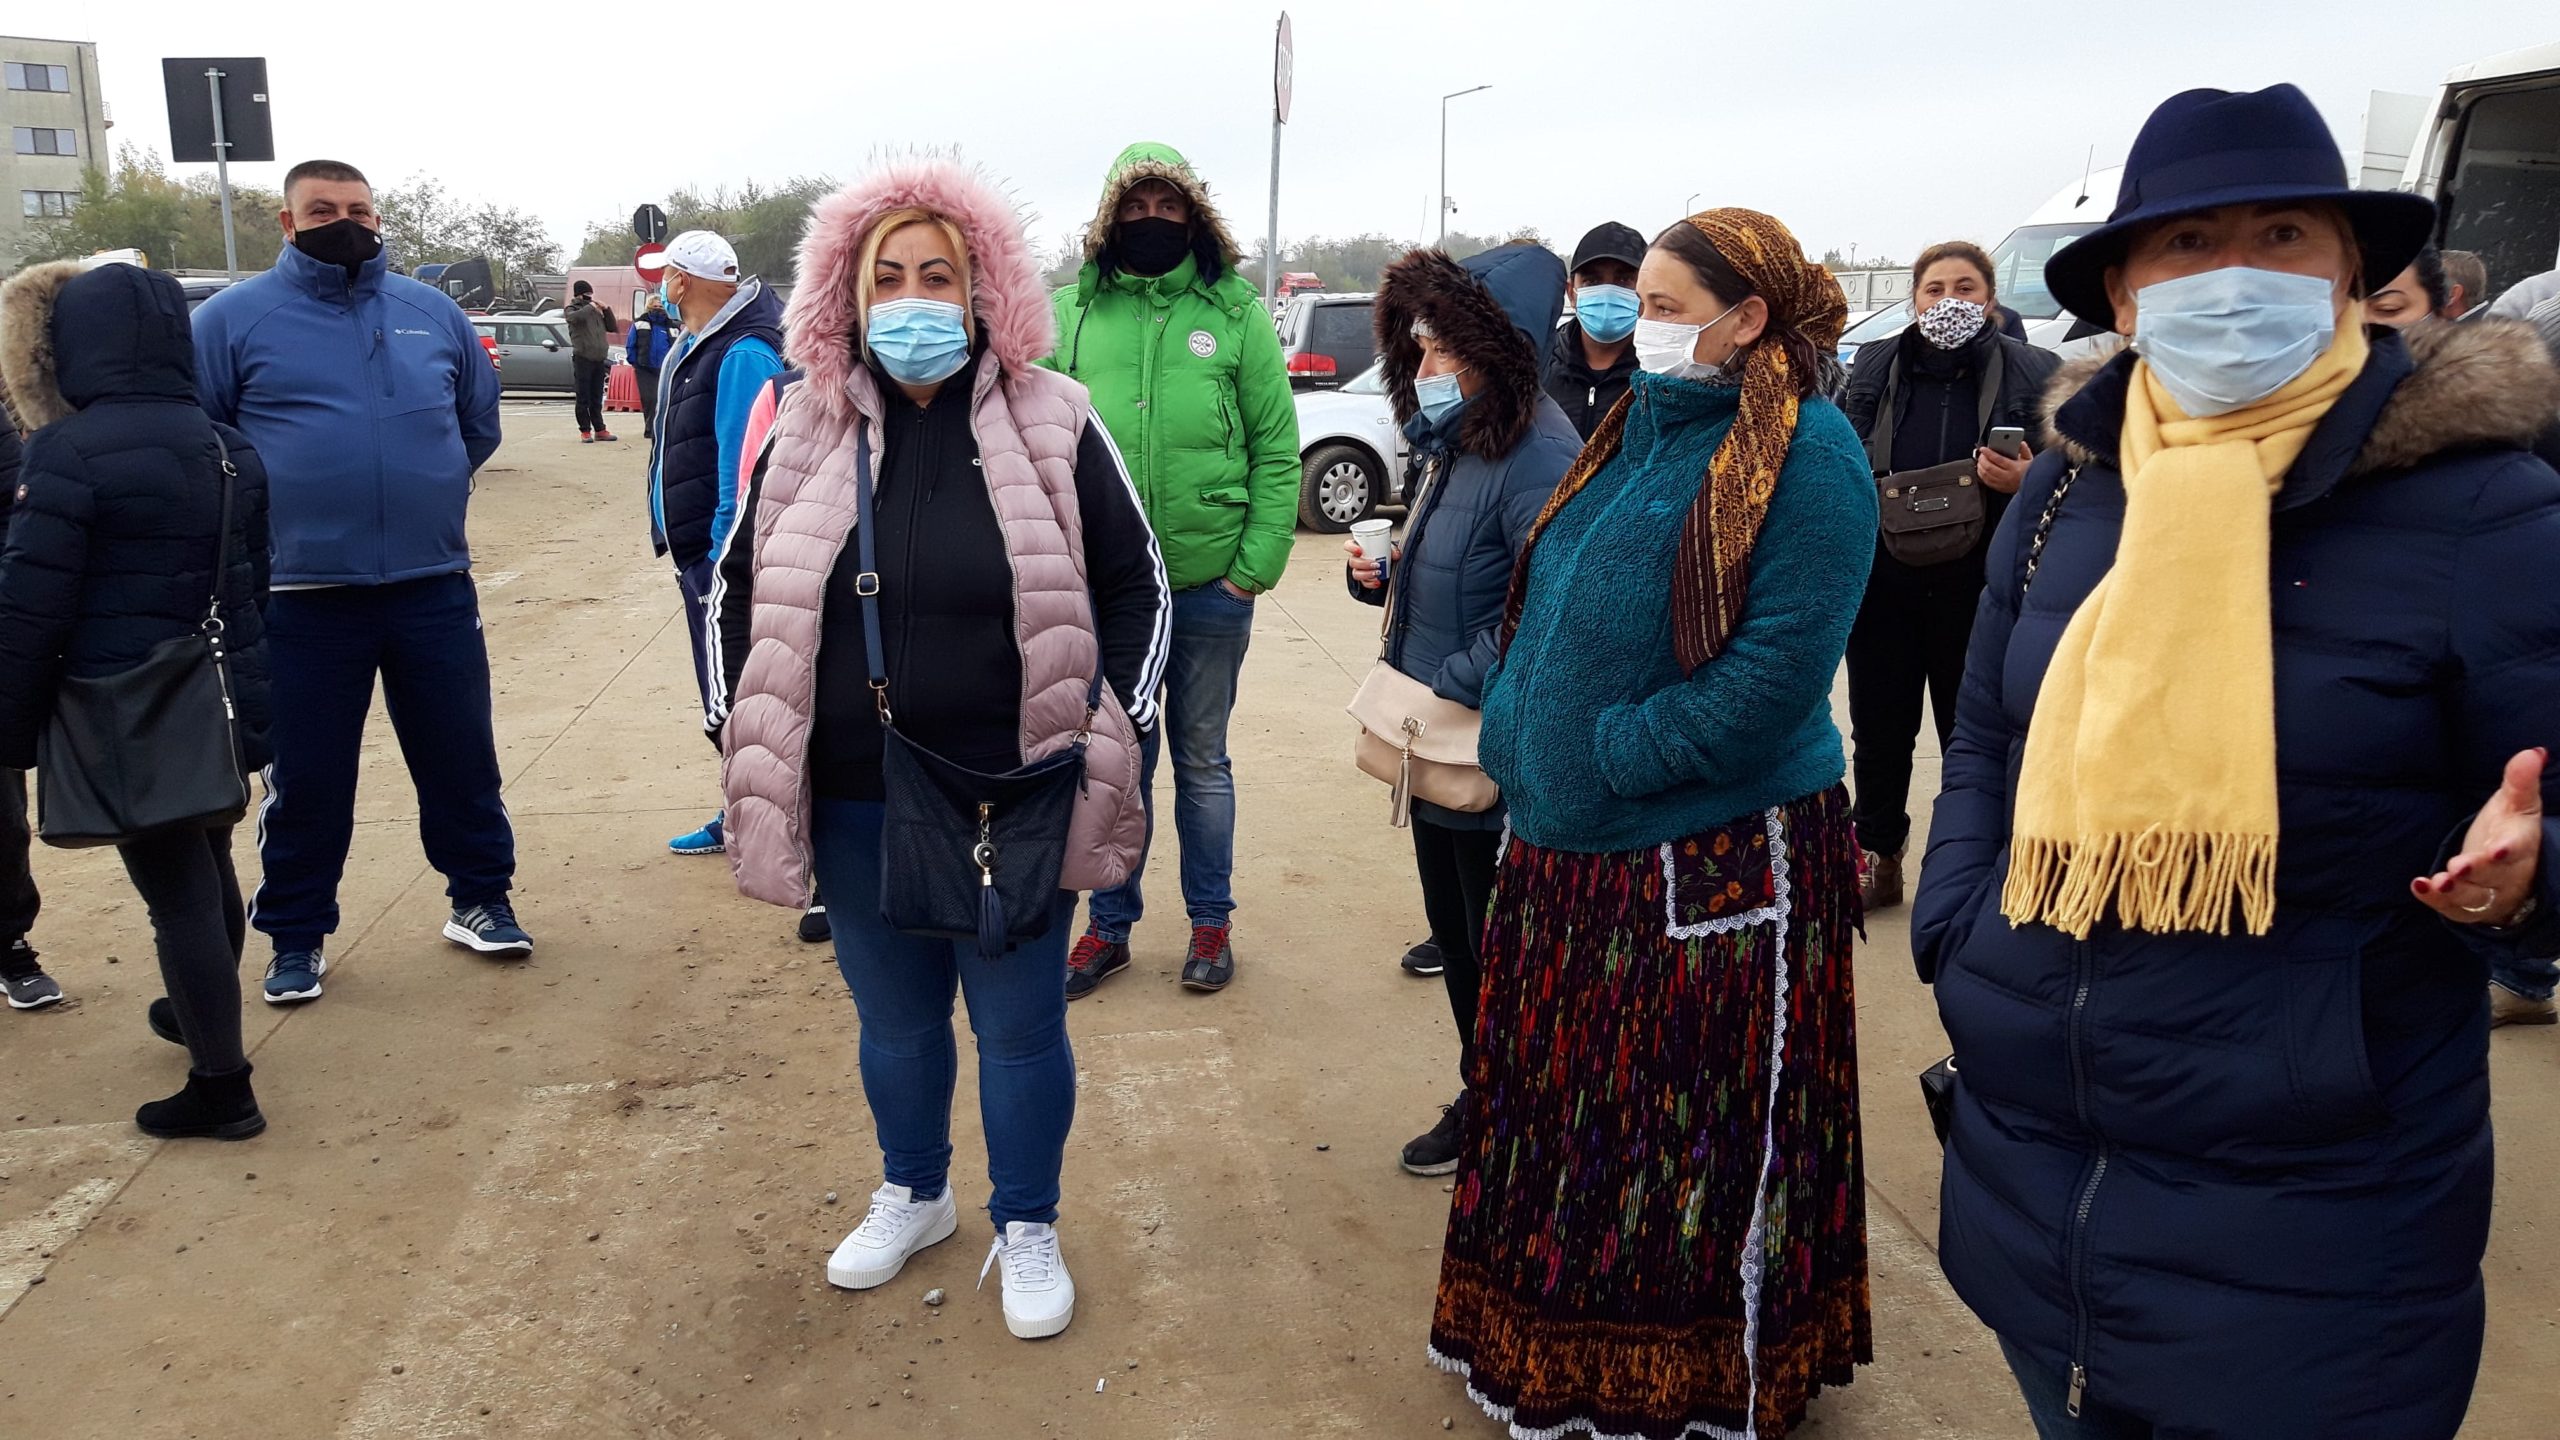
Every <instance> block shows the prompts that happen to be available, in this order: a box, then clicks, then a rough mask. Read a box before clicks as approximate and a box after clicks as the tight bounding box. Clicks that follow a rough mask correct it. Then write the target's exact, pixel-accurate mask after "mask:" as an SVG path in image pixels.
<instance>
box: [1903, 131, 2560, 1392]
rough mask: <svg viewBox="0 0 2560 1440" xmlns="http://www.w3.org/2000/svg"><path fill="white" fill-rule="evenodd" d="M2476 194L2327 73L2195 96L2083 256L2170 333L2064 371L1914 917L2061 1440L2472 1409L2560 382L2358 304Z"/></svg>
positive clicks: (2523, 942)
mask: <svg viewBox="0 0 2560 1440" xmlns="http://www.w3.org/2000/svg"><path fill="white" fill-rule="evenodd" d="M2433 221H2434V211H2433V207H2432V206H2431V205H2429V204H2428V202H2426V201H2425V200H2423V199H2419V198H2417V197H2413V196H2409V195H2402V194H2389V193H2382V192H2366V191H2355V190H2351V189H2350V188H2349V186H2348V184H2347V170H2346V167H2345V165H2344V163H2343V162H2342V161H2341V159H2340V158H2339V155H2338V152H2337V148H2336V145H2335V143H2334V142H2333V141H2332V140H2331V139H2330V136H2329V130H2328V127H2327V125H2326V124H2325V123H2324V122H2323V121H2322V120H2321V117H2320V115H2319V114H2318V112H2317V111H2316V110H2315V109H2313V107H2312V105H2311V102H2310V101H2309V100H2308V99H2306V98H2305V97H2304V96H2303V94H2302V92H2301V91H2299V90H2296V89H2294V88H2293V87H2291V86H2278V87H2276V88H2275V89H2272V90H2268V91H2262V92H2259V93H2256V94H2247V95H2231V94H2226V93H2224V92H2221V91H2191V92H2189V93H2187V94H2184V95H2180V96H2178V97H2176V98H2174V99H2172V100H2170V101H2168V102H2166V103H2165V104H2163V105H2162V106H2161V107H2160V109H2159V110H2158V111H2157V112H2155V114H2154V115H2153V117H2152V119H2151V121H2150V122H2149V123H2148V124H2147V125H2146V126H2145V127H2144V129H2143V132H2142V135H2141V137H2140V138H2139V139H2137V140H2136V141H2135V142H2134V148H2133V152H2132V155H2131V158H2130V159H2129V160H2128V162H2127V166H2126V171H2125V181H2124V189H2123V197H2122V199H2121V200H2120V201H2119V202H2118V205H2117V209H2116V214H2115V215H2114V216H2113V217H2112V219H2111V221H2110V223H2109V224H2108V225H2107V226H2106V227H2104V228H2102V229H2100V230H2098V231H2096V232H2094V233H2092V234H2091V235H2089V236H2087V237H2084V238H2082V239H2081V240H2079V241H2077V242H2075V243H2073V244H2072V245H2071V246H2069V247H2068V248H2066V249H2064V250H2062V251H2060V252H2059V253H2057V254H2056V256H2055V257H2054V259H2053V261H2052V263H2051V264H2050V265H2048V266H2047V268H2046V271H2045V278H2046V281H2047V284H2048V285H2049V286H2050V287H2051V289H2052V291H2053V294H2054V295H2055V296H2056V297H2058V298H2059V299H2060V300H2061V301H2062V302H2063V304H2064V305H2065V306H2067V307H2068V308H2069V309H2070V310H2071V311H2072V312H2073V313H2074V314H2076V315H2078V316H2080V317H2081V318H2083V319H2085V320H2088V321H2090V322H2092V323H2094V324H2097V325H2099V326H2101V327H2104V328H2106V329H2110V330H2113V331H2115V332H2117V333H2119V334H2122V335H2124V336H2126V337H2128V338H2130V339H2131V341H2132V348H2131V349H2130V350H2129V351H2126V352H2124V353H2121V354H2118V355H2116V356H2115V357H2114V358H2113V359H2111V360H2108V361H2106V362H2104V363H2103V364H2102V365H2098V366H2096V367H2094V368H2092V367H2091V366H2089V365H2085V364H2084V365H2081V366H2077V367H2074V368H2070V369H2066V370H2065V371H2064V372H2062V374H2061V375H2060V376H2059V377H2058V378H2057V383H2056V387H2055V391H2054V394H2055V395H2056V396H2058V397H2060V399H2059V404H2058V408H2056V409H2054V410H2053V412H2052V416H2051V421H2050V426H2051V431H2052V441H2053V443H2051V444H2050V445H2049V446H2048V447H2047V448H2046V449H2045V451H2044V453H2043V454H2042V455H2041V456H2040V457H2039V458H2038V459H2037V461H2036V463H2035V466H2034V468H2033V469H2032V470H2031V472H2030V473H2029V475H2028V477H2027V480H2026V482H2025V484H2024V486H2023V487H2022V489H2021V490H2020V492H2019V496H2018V500H2017V503H2016V504H2014V505H2012V506H2011V507H2010V509H2009V514H2008V518H2007V520H2006V521H2005V522H2004V524H2003V526H2002V528H2001V533H2000V535H1999V537H1998V539H1997V540H1996V542H1995V543H1994V544H1993V546H1992V551H1991V556H1990V561H1989V566H1988V571H1989V577H1990V578H1989V587H1988V589H1987V591H1986V594H1985V598H1984V602H1983V606H1982V612H1981V618H1980V621H1979V623H1978V624H1977V625H1976V627H1975V629H1974V633H1973V644H1972V650H1971V655H1970V658H1969V660H1968V664H1967V673H1966V679H1965V688H1964V695H1963V700H1962V703H1961V704H1960V706H1959V708H1958V721H1957V730H1956V736H1955V742H1954V744H1953V745H1952V746H1950V748H1949V749H1948V752H1947V760H1946V789H1945V791H1944V793H1943V794H1942V795H1941V797H1940V798H1939V801H1938V809H1937V816H1936V821H1935V824H1934V826H1933V830H1932V834H1931V836H1930V847H1929V853H1928V858H1927V864H1926V867H1925V868H1924V870H1923V872H1922V875H1921V879H1920V890H1919V895H1918V898H1917V902H1916V905H1915V909H1914V912H1913V917H1912V918H1913V927H1912V928H1913V942H1914V948H1915V951H1916V953H1917V957H1918V960H1919V963H1920V968H1921V973H1922V977H1923V978H1924V979H1934V981H1935V983H1936V986H1937V996H1938V1007H1939V1013H1940V1015H1941V1016H1942V1017H1943V1019H1944V1020H1945V1022H1946V1027H1947V1032H1948V1034H1949V1035H1950V1037H1951V1038H1952V1039H1953V1040H1954V1043H1955V1059H1956V1062H1957V1074H1958V1076H1959V1082H1958V1087H1957V1093H1956V1099H1955V1104H1954V1107H1953V1115H1952V1124H1951V1126H1950V1129H1949V1133H1948V1136H1947V1147H1946V1168H1945V1191H1944V1196H1943V1202H1942V1207H1941V1221H1940V1224H1941V1231H1940V1240H1941V1245H1940V1255H1941V1259H1942V1260H1943V1262H1944V1264H1945V1266H1946V1270H1947V1274H1948V1277H1949V1278H1950V1279H1951V1280H1952V1281H1953V1282H1954V1284H1955V1288H1956V1290H1957V1292H1958V1293H1959V1294H1961V1295H1962V1296H1963V1297H1964V1299H1965V1301H1966V1303H1968V1304H1969V1305H1971V1306H1972V1307H1973V1309H1974V1311H1975V1313H1976V1314H1978V1315H1980V1316H1981V1317H1982V1319H1983V1320H1984V1322H1985V1323H1987V1324H1988V1325H1989V1326H1990V1327H1991V1328H1992V1329H1993V1330H1994V1331H1996V1332H1997V1333H1998V1334H1999V1336H2000V1340H2001V1344H2002V1347H2003V1349H2004V1351H2005V1352H2006V1354H2007V1356H2008V1359H2009V1363H2010V1365H2011V1368H2012V1369H2013V1370H2015V1372H2016V1374H2017V1377H2018V1382H2019V1385H2020V1387H2021V1389H2022V1390H2023V1391H2024V1393H2025V1396H2026V1399H2027V1404H2028V1408H2029V1410H2030V1411H2031V1412H2032V1413H2033V1414H2034V1416H2035V1418H2036V1423H2037V1426H2038V1429H2039V1432H2040V1433H2041V1434H2042V1435H2043V1436H2045V1437H2047V1440H2057V1437H2108V1440H2115V1437H2135V1440H2139V1437H2169V1436H2176V1437H2180V1440H2186V1437H2199V1440H2201V1437H2231V1440H2238V1437H2248V1440H2266V1437H2294V1436H2300V1437H2312V1436H2317V1437H2321V1440H2445V1437H2449V1436H2451V1435H2453V1434H2454V1432H2455V1431H2456V1430H2457V1429H2459V1428H2460V1427H2461V1424H2462V1419H2463V1414H2464V1411H2465V1408H2466V1407H2467V1405H2468V1403H2469V1399H2470V1394H2471V1386H2472V1379H2473V1375H2474V1372H2475V1371H2476V1370H2477V1369H2478V1366H2479V1360H2480V1352H2481V1339H2482V1327H2483V1320H2484V1305H2483V1298H2482V1288H2481V1276H2480V1260H2481V1256H2482V1254H2483V1252H2484V1250H2485V1248H2486V1245H2487V1242H2488V1235H2489V1200H2490V1188H2491V1155H2490V1137H2489V1071H2488V1061H2487V1031H2488V1018H2489V1017H2488V1010H2487V1007H2486V1005H2485V1004H2483V1001H2482V995H2483V988H2482V987H2483V985H2484V984H2485V982H2486V979H2487V960H2488V957H2490V956H2491V955H2493V954H2496V953H2498V952H2501V951H2514V950H2516V949H2518V948H2532V947H2541V953H2549V951H2548V946H2549V942H2550V941H2551V940H2552V939H2553V938H2554V931H2555V930H2560V926H2555V924H2554V919H2555V910H2560V893H2555V890H2554V886H2553V880H2552V875H2551V871H2550V869H2549V867H2548V866H2547V865H2546V864H2545V863H2543V862H2544V856H2545V852H2546V850H2547V849H2548V848H2549V847H2550V845H2551V844H2552V843H2553V842H2554V841H2555V840H2556V839H2560V835H2555V833H2554V831H2553V828H2552V825H2551V822H2550V821H2548V820H2546V819H2544V818H2543V810H2544V807H2545V803H2546V801H2547V800H2548V799H2549V798H2550V789H2549V786H2548V782H2547V781H2546V780H2545V779H2544V773H2545V772H2544V767H2543V762H2544V748H2543V747H2546V746H2548V745H2549V744H2550V743H2552V741H2553V739H2554V737H2555V735H2560V589H2555V588H2554V587H2553V586H2552V585H2551V584H2550V583H2549V582H2548V579H2547V576H2548V574H2549V570H2550V565H2551V559H2552V557H2553V556H2554V555H2560V476H2555V475H2554V474H2553V473H2552V471H2551V469H2550V468H2549V467H2548V466H2546V465H2544V464H2543V463H2542V462H2541V461H2539V460H2537V459H2535V458H2534V457H2533V456H2532V455H2531V454H2530V453H2528V451H2527V449H2526V447H2527V446H2528V445H2529V444H2530V443H2531V441H2532V439H2533V436H2534V433H2535V431H2536V430H2537V429H2538V428H2540V427H2541V426H2542V425H2543V424H2545V423H2547V422H2548V420H2549V417H2550V416H2551V414H2552V413H2553V409H2554V407H2555V406H2560V376H2555V374H2554V373H2553V370H2552V367H2551V366H2550V364H2549V362H2548V361H2547V359H2545V358H2544V357H2543V356H2542V355H2540V354H2539V353H2538V350H2539V347H2538V346H2536V345H2535V344H2534V342H2533V340H2532V337H2531V336H2530V335H2529V334H2527V333H2526V332H2524V331H2522V330H2521V329H2519V328H2517V327H2513V326H2505V325H2501V324H2498V323H2496V322H2482V323H2479V324H2472V325H2462V326H2452V325H2446V326H2438V327H2434V328H2433V329H2431V330H2430V331H2429V332H2427V333H2426V334H2423V335H2410V336H2406V337H2403V336H2402V335H2400V334H2399V333H2397V332H2394V331H2391V330H2388V329H2374V330H2371V331H2368V330H2367V329H2366V328H2365V327H2364V326H2363V324H2362V323H2361V320H2362V306H2361V304H2360V301H2361V299H2362V295H2363V292H2364V289H2365V287H2366V286H2367V285H2368V284H2370V283H2373V282H2375V281H2377V280H2387V279H2388V278H2389V277H2391V276H2393V275H2397V274H2398V273H2399V272H2400V269H2401V267H2402V266H2404V265H2406V264H2407V263H2408V262H2409V259H2410V257H2411V256H2413V255H2415V254H2416V253H2417V251H2418V247H2419V246H2420V245H2421V244H2422V243H2423V242H2424V241H2425V239H2426V238H2427V236H2428V234H2429V233H2430V230H2431V228H2432V225H2433Z"/></svg>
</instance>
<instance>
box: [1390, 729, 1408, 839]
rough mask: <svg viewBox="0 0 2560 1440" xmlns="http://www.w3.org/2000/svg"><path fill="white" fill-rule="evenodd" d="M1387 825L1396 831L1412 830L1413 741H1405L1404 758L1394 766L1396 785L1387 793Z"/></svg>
mask: <svg viewBox="0 0 2560 1440" xmlns="http://www.w3.org/2000/svg"><path fill="white" fill-rule="evenodd" d="M1387 823H1388V824H1389V825H1392V826H1394V827H1395V828H1397V829H1398V830H1410V829H1412V828H1413V741H1412V740H1410V739H1407V740H1406V741H1405V746H1404V758H1403V760H1401V761H1400V762H1398V763H1397V765H1396V783H1395V785H1394V786H1393V788H1391V789H1389V790H1388V791H1387Z"/></svg>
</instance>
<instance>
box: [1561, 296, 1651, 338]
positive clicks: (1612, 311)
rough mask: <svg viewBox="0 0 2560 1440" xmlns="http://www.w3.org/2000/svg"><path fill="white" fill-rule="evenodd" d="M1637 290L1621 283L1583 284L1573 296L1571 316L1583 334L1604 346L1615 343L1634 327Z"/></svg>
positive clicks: (1630, 332)
mask: <svg viewBox="0 0 2560 1440" xmlns="http://www.w3.org/2000/svg"><path fill="white" fill-rule="evenodd" d="M1636 309H1637V306H1636V292H1634V291H1633V290H1630V289H1628V288H1627V287H1626V286H1624V285H1585V286H1583V287H1582V288H1581V289H1580V290H1577V291H1575V292H1574V295H1573V316H1574V318H1575V319H1577V320H1579V321H1581V322H1582V333H1583V334H1585V335H1588V336H1590V337H1591V338H1592V339H1594V340H1597V341H1599V342H1600V343H1601V344H1603V345H1615V344H1617V343H1618V342H1619V341H1621V340H1624V339H1626V338H1627V337H1628V336H1629V335H1632V334H1634V333H1635V330H1636Z"/></svg>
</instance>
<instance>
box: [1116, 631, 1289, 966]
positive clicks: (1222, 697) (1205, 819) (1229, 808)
mask: <svg viewBox="0 0 2560 1440" xmlns="http://www.w3.org/2000/svg"><path fill="white" fill-rule="evenodd" d="M1252 639H1253V602H1252V601H1251V600H1240V599H1238V598H1236V597H1235V596H1234V595H1231V594H1229V593H1227V588H1226V587H1225V586H1223V585H1220V584H1217V583H1216V582H1214V581H1213V582H1211V583H1209V584H1207V585H1203V586H1201V587H1200V588H1199V589H1197V590H1182V591H1177V592H1175V594H1174V597H1173V652H1172V654H1171V655H1170V656H1169V657H1168V663H1167V664H1166V666H1165V683H1164V690H1165V706H1164V719H1163V721H1162V723H1160V724H1158V725H1157V726H1156V728H1155V729H1153V730H1151V731H1149V732H1147V736H1146V739H1145V741H1144V742H1143V743H1142V745H1141V746H1140V749H1141V750H1142V751H1143V752H1144V754H1145V760H1146V778H1145V781H1144V783H1143V784H1142V785H1141V786H1140V787H1139V789H1140V793H1141V794H1143V795H1144V796H1145V797H1146V808H1147V849H1148V850H1153V849H1154V848H1155V834H1156V761H1157V759H1158V758H1159V757H1160V756H1161V755H1162V754H1163V749H1164V742H1165V736H1166V734H1167V733H1168V732H1170V734H1171V735H1172V740H1173V830H1174V834H1175V835H1177V836H1179V837H1180V838H1181V841H1182V904H1183V907H1184V908H1185V909H1187V910H1188V911H1190V912H1191V923H1192V924H1194V925H1212V926H1223V925H1225V924H1226V923H1227V919H1228V917H1229V916H1232V915H1233V914H1235V911H1236V897H1235V888H1234V881H1235V870H1236V776H1235V766H1234V764H1233V763H1232V762H1231V761H1229V760H1228V758H1227V719H1228V717H1229V716H1231V715H1233V714H1234V713H1235V708H1236V680H1237V677H1239V676H1240V675H1242V674H1243V673H1244V651H1245V646H1246V644H1247V643H1248V642H1250V641H1251V640H1252ZM1146 868H1147V857H1146V855H1145V854H1144V853H1141V854H1140V855H1139V857H1138V863H1137V865H1136V867H1135V868H1133V869H1131V870H1130V872H1129V882H1128V883H1127V884H1125V885H1122V886H1121V887H1120V888H1118V889H1116V890H1100V891H1096V892H1095V893H1094V897H1093V906H1092V910H1093V933H1094V934H1096V935H1099V936H1101V937H1102V938H1103V939H1105V940H1109V941H1112V942H1114V943H1119V942H1124V941H1126V940H1127V939H1128V938H1129V932H1130V931H1131V930H1132V929H1134V928H1136V926H1137V924H1138V921H1139V919H1140V918H1141V917H1142V916H1144V915H1145V914H1146V912H1147V902H1146V898H1145V896H1144V895H1143V894H1142V893H1141V892H1140V890H1139V879H1140V877H1141V876H1142V875H1143V874H1144V873H1145V871H1146Z"/></svg>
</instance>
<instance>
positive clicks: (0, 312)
mask: <svg viewBox="0 0 2560 1440" xmlns="http://www.w3.org/2000/svg"><path fill="white" fill-rule="evenodd" d="M79 273H80V262H78V261H76V260H56V261H53V262H51V263H50V264H45V265H30V266H28V267H27V268H26V269H24V270H21V271H19V272H18V273H17V274H15V275H12V276H10V277H9V281H8V283H7V284H6V285H0V407H5V409H6V411H7V413H8V415H9V417H10V420H11V422H12V423H14V424H15V425H16V426H17V427H18V428H19V429H20V430H24V431H28V432H30V433H32V432H34V431H36V430H39V429H42V428H43V427H45V426H47V425H50V424H52V423H53V422H54V421H56V420H59V419H61V418H62V417H63V416H65V415H68V414H70V413H71V412H72V409H73V408H74V407H73V406H72V404H71V402H70V401H68V400H65V399H63V398H62V386H61V383H60V381H59V380H58V379H57V378H56V375H55V370H54V355H53V306H54V302H55V301H56V300H58V299H60V298H61V296H62V287H63V286H65V285H68V284H70V283H71V280H72V277H73V276H75V275H78V274H79Z"/></svg>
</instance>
